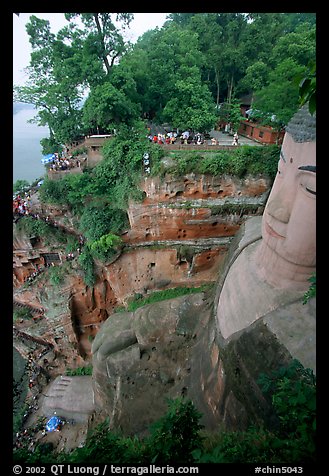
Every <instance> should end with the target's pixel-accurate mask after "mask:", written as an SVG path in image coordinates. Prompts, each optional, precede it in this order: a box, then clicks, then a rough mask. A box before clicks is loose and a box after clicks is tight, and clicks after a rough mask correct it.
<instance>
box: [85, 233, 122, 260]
mask: <svg viewBox="0 0 329 476" xmlns="http://www.w3.org/2000/svg"><path fill="white" fill-rule="evenodd" d="M121 244H122V239H121V238H120V237H119V236H117V235H114V234H113V233H107V234H106V235H102V236H101V237H100V238H99V239H98V240H95V241H91V242H88V243H87V246H88V247H89V248H90V251H91V254H92V255H93V256H94V257H95V258H96V259H100V260H101V261H107V260H109V259H110V258H111V257H112V256H113V255H115V253H116V252H117V251H118V250H119V247H120V246H121Z"/></svg>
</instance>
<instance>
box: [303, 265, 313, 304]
mask: <svg viewBox="0 0 329 476" xmlns="http://www.w3.org/2000/svg"><path fill="white" fill-rule="evenodd" d="M309 282H310V283H311V285H310V287H309V289H308V291H306V293H305V294H304V299H303V304H306V303H307V302H308V301H309V300H310V299H311V298H313V297H315V296H316V274H315V273H314V274H313V275H312V276H311V277H310V279H309Z"/></svg>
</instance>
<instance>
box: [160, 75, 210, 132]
mask: <svg viewBox="0 0 329 476" xmlns="http://www.w3.org/2000/svg"><path fill="white" fill-rule="evenodd" d="M191 71H192V69H191ZM195 73H196V74H195V75H194V76H191V77H190V78H189V79H185V80H178V81H177V82H176V83H175V86H174V89H173V97H172V99H169V101H168V102H167V104H166V106H165V108H164V110H163V114H162V117H163V118H164V119H165V120H167V121H168V122H170V124H172V125H173V127H179V128H181V129H192V130H194V131H199V132H206V131H210V129H212V128H213V127H214V126H215V123H216V114H215V104H214V101H213V99H212V97H211V93H210V91H209V89H208V87H207V85H205V84H202V83H201V80H200V78H198V76H199V75H198V72H197V71H195Z"/></svg>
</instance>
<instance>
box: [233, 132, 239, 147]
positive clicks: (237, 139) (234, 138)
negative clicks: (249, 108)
mask: <svg viewBox="0 0 329 476" xmlns="http://www.w3.org/2000/svg"><path fill="white" fill-rule="evenodd" d="M232 145H239V136H238V133H237V132H236V133H235V134H234V136H233V142H232Z"/></svg>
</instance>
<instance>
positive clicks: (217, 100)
mask: <svg viewBox="0 0 329 476" xmlns="http://www.w3.org/2000/svg"><path fill="white" fill-rule="evenodd" d="M215 75H216V85H217V96H216V105H217V108H218V106H219V72H218V70H217V69H216V70H215Z"/></svg>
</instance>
